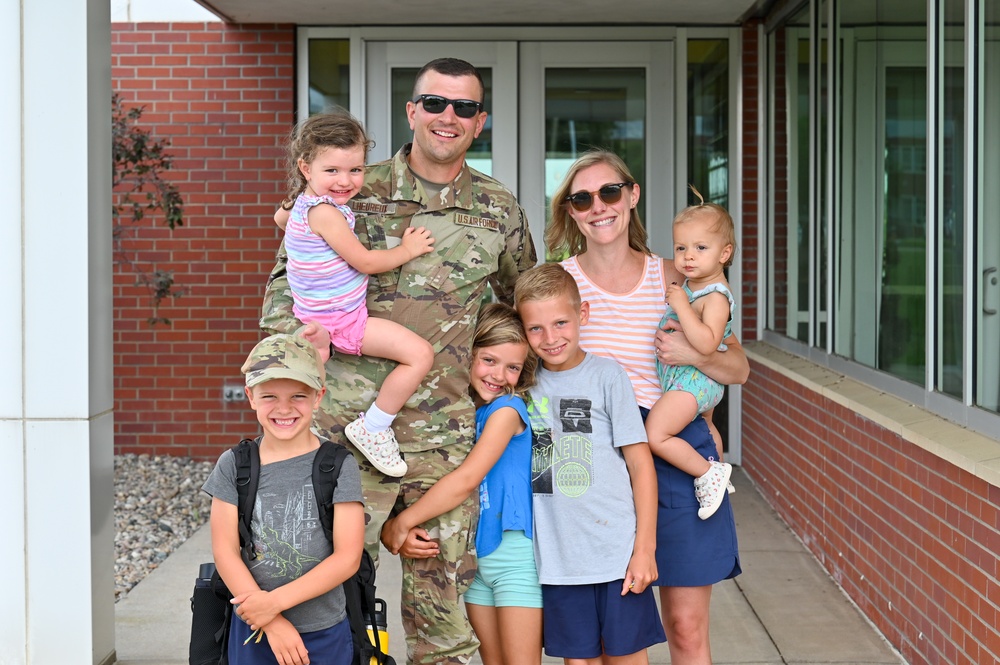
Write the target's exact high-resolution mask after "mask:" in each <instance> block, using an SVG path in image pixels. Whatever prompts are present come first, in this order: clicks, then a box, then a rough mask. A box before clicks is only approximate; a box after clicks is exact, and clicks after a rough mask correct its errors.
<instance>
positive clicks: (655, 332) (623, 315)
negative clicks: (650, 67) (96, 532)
mask: <svg viewBox="0 0 1000 665" xmlns="http://www.w3.org/2000/svg"><path fill="white" fill-rule="evenodd" d="M639 191H640V188H639V185H638V184H637V183H636V182H635V179H634V178H633V177H632V175H631V173H629V170H628V167H627V166H626V165H625V163H624V161H622V159H621V158H620V157H618V156H617V155H615V154H614V153H612V152H607V151H591V152H588V153H585V154H584V155H583V156H581V157H580V158H579V159H577V160H576V162H574V163H573V165H572V166H571V167H570V169H569V172H568V173H567V175H566V177H565V179H564V180H563V182H562V184H561V185H560V187H559V188H558V189H557V190H556V192H555V194H554V195H553V197H552V222H551V225H550V226H549V229H548V231H547V232H546V236H545V240H546V246H547V247H548V248H549V250H550V251H553V252H558V251H561V250H568V252H569V254H570V258H569V259H566V260H565V261H563V262H562V265H563V266H564V267H565V268H566V270H567V271H568V272H569V273H570V274H572V275H573V277H574V278H575V279H576V281H577V284H578V285H579V287H580V293H581V297H582V298H583V300H585V301H587V302H589V303H590V320H589V322H588V324H587V325H586V326H584V327H583V328H582V329H581V334H580V342H581V346H582V347H583V348H584V349H585V350H587V351H590V352H592V353H595V354H597V355H603V356H605V357H609V358H612V359H614V360H617V361H618V362H619V363H620V364H621V365H622V366H623V367H624V368H625V370H626V372H627V373H628V375H629V378H630V379H631V381H632V385H633V388H634V389H635V393H636V399H637V401H638V402H639V405H640V408H641V410H642V411H643V416H644V417H645V416H646V415H647V414H648V412H649V409H650V408H652V407H653V405H654V404H655V403H656V402H657V400H659V399H660V397H661V396H662V394H663V390H662V389H661V387H660V382H659V378H658V376H657V372H656V360H657V358H659V360H660V361H661V362H662V363H664V364H671V365H692V366H694V367H697V368H698V369H700V370H701V371H703V372H704V373H705V374H707V375H708V376H710V377H712V378H713V379H715V380H716V381H718V382H719V383H722V384H733V383H743V382H745V381H746V379H747V377H748V375H749V365H748V363H747V360H746V355H745V354H744V353H743V349H742V347H741V346H740V344H739V341H738V340H737V339H736V338H735V337H734V336H729V337H727V338H726V340H725V343H726V345H727V346H728V350H727V351H726V352H724V353H722V352H713V353H711V354H708V355H704V354H701V353H698V352H697V351H696V350H695V349H694V348H693V347H692V346H691V345H690V344H689V343H688V341H687V339H686V338H685V337H684V335H683V332H682V331H681V330H680V328H679V327H678V326H677V325H676V324H675V323H672V324H670V325H669V326H668V327H669V328H670V329H671V330H672V334H666V333H665V332H664V331H661V330H660V329H659V323H660V319H661V318H662V317H663V313H664V309H665V305H664V302H665V294H666V290H667V286H668V285H669V284H670V283H672V282H676V283H683V277H682V276H681V275H680V273H678V272H677V270H676V269H675V268H674V266H673V264H672V261H669V260H667V261H665V260H664V259H663V258H661V257H659V256H656V255H654V254H653V253H652V252H651V251H650V250H649V248H648V247H647V245H646V230H645V228H644V227H643V225H642V221H641V220H640V218H639V214H638V212H637V210H636V204H637V203H638V202H639ZM678 437H679V438H681V439H683V440H684V441H686V442H687V443H688V444H689V445H690V446H691V447H692V448H693V449H694V450H695V451H697V452H698V453H699V454H700V455H701V456H702V457H703V458H704V459H706V460H708V459H710V458H711V459H715V460H717V459H719V453H718V449H717V447H716V443H715V440H714V439H713V437H712V434H711V432H710V431H709V428H708V425H707V423H706V421H705V419H704V418H703V417H701V416H698V417H696V418H695V419H694V421H692V422H691V423H690V424H689V425H688V426H687V427H686V428H684V429H683V430H682V431H681V432H680V433H679V434H678ZM654 460H655V462H656V468H657V480H658V486H659V488H658V491H659V497H660V500H659V511H658V514H657V546H656V560H657V568H658V570H659V574H660V577H659V579H658V580H657V581H656V583H655V584H656V585H658V586H660V601H661V606H662V613H663V627H664V630H665V631H666V633H667V642H668V643H669V647H670V659H671V662H672V663H674V665H705V664H710V663H711V651H710V648H709V636H708V625H709V603H710V600H711V594H712V585H713V584H715V583H716V582H719V581H722V580H724V579H729V578H731V577H735V576H736V575H738V574H739V573H740V572H741V568H740V563H739V551H738V548H737V542H736V525H735V520H734V519H733V512H732V506H731V504H730V502H729V500H728V498H724V499H723V501H722V504H721V506H720V507H719V509H718V511H717V512H716V515H715V517H713V518H712V519H710V520H702V519H700V518H699V517H698V509H699V503H698V500H697V498H696V497H695V496H694V493H693V492H692V483H693V480H694V478H693V477H692V476H691V475H689V474H687V473H685V472H684V471H682V470H680V469H678V468H677V467H675V466H673V465H671V464H670V463H668V462H667V461H666V460H663V459H662V458H659V457H655V458H654Z"/></svg>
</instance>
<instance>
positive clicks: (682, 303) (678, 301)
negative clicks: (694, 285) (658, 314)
mask: <svg viewBox="0 0 1000 665" xmlns="http://www.w3.org/2000/svg"><path fill="white" fill-rule="evenodd" d="M667 304H668V305H670V307H671V308H672V309H673V310H674V311H675V312H676V311H679V310H681V309H683V308H685V307H687V308H690V307H691V302H690V301H689V300H688V294H687V291H685V290H684V287H683V286H678V285H677V282H671V283H670V285H669V286H668V287H667Z"/></svg>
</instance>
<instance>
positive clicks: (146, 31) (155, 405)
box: [109, 23, 295, 458]
mask: <svg viewBox="0 0 1000 665" xmlns="http://www.w3.org/2000/svg"><path fill="white" fill-rule="evenodd" d="M294 46H295V32H294V28H293V27H291V26H266V25H264V26H261V25H253V26H249V27H242V26H238V25H236V26H234V25H225V24H221V23H219V24H217V23H209V24H203V23H192V24H142V23H140V24H125V23H115V24H112V46H111V50H112V56H111V66H112V88H113V89H114V90H115V91H116V92H118V93H119V94H120V95H121V97H122V101H123V103H124V104H125V106H126V107H132V106H143V107H144V108H145V111H144V113H143V115H142V119H141V120H140V124H141V126H143V127H144V128H146V129H149V130H151V131H152V133H153V134H154V135H155V136H158V137H163V138H167V139H169V141H170V144H171V145H170V148H169V152H170V153H171V154H172V155H173V157H174V168H173V169H172V170H171V171H169V172H168V176H169V179H170V180H171V181H173V182H174V183H176V184H177V185H178V186H179V188H180V191H181V194H182V196H183V198H184V204H185V205H184V225H183V226H182V227H180V228H178V229H176V230H174V231H170V230H168V229H166V228H165V227H163V226H162V224H161V222H162V220H161V219H154V220H151V221H145V222H143V224H142V226H141V228H140V229H139V230H138V233H137V234H135V235H134V236H133V238H132V239H131V240H129V241H128V242H127V243H126V247H127V248H130V249H131V255H132V256H133V258H134V259H136V260H138V261H139V263H140V267H141V268H142V269H143V270H146V271H150V270H152V269H153V266H154V265H155V268H156V269H161V270H171V271H173V272H174V277H175V280H176V282H177V285H178V286H179V287H182V288H183V289H185V291H186V292H185V293H184V295H183V296H182V297H181V298H179V299H177V300H173V301H170V302H166V303H164V306H162V307H161V309H160V315H161V316H165V317H167V318H169V319H170V320H171V321H172V323H171V324H170V325H164V324H156V325H154V326H151V325H150V324H149V323H148V322H147V318H148V317H149V316H151V314H152V309H151V306H150V298H149V292H148V291H146V290H145V289H144V288H143V287H137V286H136V285H135V276H134V273H133V272H132V270H131V269H130V268H128V267H127V266H124V265H118V266H116V268H115V274H114V307H115V313H114V336H115V339H114V353H115V358H114V362H115V378H114V386H115V452H117V453H125V452H135V453H155V454H171V455H191V456H195V457H202V458H214V457H215V456H216V455H218V452H219V451H220V450H221V449H223V448H224V447H225V446H228V445H232V444H234V443H236V442H237V441H238V440H239V438H240V437H241V436H243V435H245V434H251V433H253V432H255V431H256V430H257V425H256V422H255V420H254V418H253V414H252V412H251V411H250V410H249V408H248V407H247V404H246V402H236V403H224V402H223V400H222V390H223V385H224V384H226V383H235V384H240V383H241V380H242V377H241V374H240V371H239V367H240V365H241V364H242V362H243V360H244V359H245V357H246V354H247V353H248V352H249V349H250V347H251V346H252V345H253V343H254V342H255V341H256V340H257V339H259V338H260V330H259V329H258V327H257V318H258V316H259V312H260V303H261V297H262V294H263V291H264V282H265V279H266V276H267V273H268V271H269V270H270V268H271V266H272V265H273V259H274V252H275V249H276V248H277V246H278V239H279V233H278V230H277V228H276V227H275V225H274V223H273V222H272V221H271V215H272V214H273V212H274V208H275V205H276V204H277V202H278V201H279V200H280V199H281V197H282V193H283V181H284V176H283V157H284V151H283V148H282V147H281V137H282V136H284V135H285V134H286V133H287V132H288V130H289V129H290V127H291V125H292V123H293V122H294V53H295V48H294ZM109 102H110V100H109ZM109 112H110V106H109Z"/></svg>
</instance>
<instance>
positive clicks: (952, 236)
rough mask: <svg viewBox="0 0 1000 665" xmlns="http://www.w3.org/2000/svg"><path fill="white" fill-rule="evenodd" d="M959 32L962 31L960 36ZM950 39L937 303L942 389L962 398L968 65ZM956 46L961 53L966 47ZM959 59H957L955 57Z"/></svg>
mask: <svg viewBox="0 0 1000 665" xmlns="http://www.w3.org/2000/svg"><path fill="white" fill-rule="evenodd" d="M946 5H948V8H949V11H946V12H945V14H952V15H956V16H958V17H961V15H962V5H964V2H961V1H960V0H947V1H946ZM957 34H958V33H956V36H957ZM949 45H951V43H950V40H947V37H946V41H945V42H944V46H945V51H944V54H943V57H940V58H938V62H940V63H941V67H940V70H943V71H941V72H940V73H942V74H943V76H939V79H938V81H939V82H938V90H937V91H935V92H936V94H937V95H938V96H939V98H940V99H941V101H942V106H943V113H944V115H943V117H942V118H941V119H940V120H939V121H938V127H937V131H938V133H939V135H940V145H941V150H940V152H939V154H938V156H937V190H938V197H939V199H940V214H934V215H933V216H932V217H931V219H934V220H935V227H936V228H935V233H936V235H937V251H938V258H937V260H936V261H935V263H936V264H937V265H938V266H940V271H939V272H938V275H937V277H938V283H937V302H936V303H934V307H935V308H936V317H935V319H936V320H937V322H938V325H937V339H936V340H935V345H936V347H937V368H938V371H937V372H936V385H935V386H934V387H935V388H936V389H937V390H939V391H941V392H943V393H945V394H948V395H952V396H954V397H958V398H961V397H962V390H963V386H962V338H963V334H962V333H963V329H964V326H963V325H962V305H963V301H964V295H963V289H962V283H963V274H962V273H963V269H962V265H963V262H962V251H963V244H964V242H965V240H964V237H965V234H964V232H963V229H964V227H965V210H964V199H963V195H964V188H965V166H964V163H965V149H964V141H965V115H964V114H965V103H964V99H965V82H964V76H965V70H964V69H963V68H962V67H961V66H954V65H956V64H958V63H959V62H960V61H958V59H957V58H954V57H950V56H951V52H952V50H951V49H949V48H948V46H949ZM956 46H957V47H958V48H956V49H954V51H955V53H958V52H960V50H959V49H960V46H959V45H958V44H956ZM953 61H957V62H953Z"/></svg>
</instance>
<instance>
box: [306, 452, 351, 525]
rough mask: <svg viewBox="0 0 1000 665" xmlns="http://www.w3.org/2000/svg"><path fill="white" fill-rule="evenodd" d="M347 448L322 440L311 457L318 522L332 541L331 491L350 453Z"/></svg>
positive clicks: (335, 486)
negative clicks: (313, 456)
mask: <svg viewBox="0 0 1000 665" xmlns="http://www.w3.org/2000/svg"><path fill="white" fill-rule="evenodd" d="M350 454H351V453H349V452H348V451H347V448H345V447H344V446H342V445H340V444H339V443H334V442H332V441H323V442H322V443H321V444H320V446H319V450H317V451H316V457H315V458H314V459H313V471H312V482H313V494H315V495H316V505H317V506H318V507H319V523H320V524H321V525H323V533H324V534H326V539H327V540H328V541H330V542H331V543H332V542H333V493H334V491H336V489H337V479H338V478H339V477H340V467H341V466H342V465H343V463H344V460H345V459H346V458H347V456H348V455H350Z"/></svg>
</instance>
